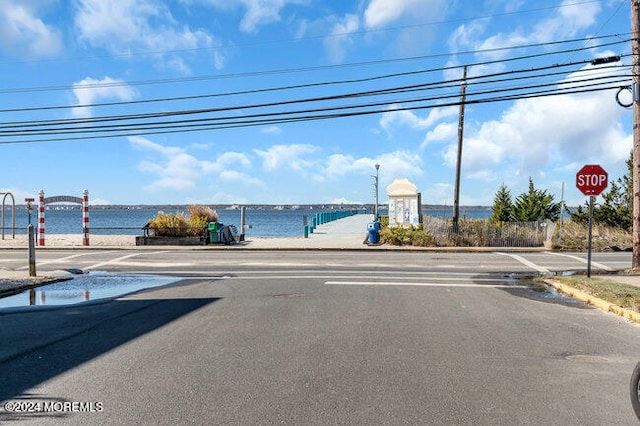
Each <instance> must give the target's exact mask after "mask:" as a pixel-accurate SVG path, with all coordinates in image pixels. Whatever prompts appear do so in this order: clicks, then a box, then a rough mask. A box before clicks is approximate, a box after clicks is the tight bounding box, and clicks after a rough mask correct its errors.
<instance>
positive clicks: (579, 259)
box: [549, 252, 615, 271]
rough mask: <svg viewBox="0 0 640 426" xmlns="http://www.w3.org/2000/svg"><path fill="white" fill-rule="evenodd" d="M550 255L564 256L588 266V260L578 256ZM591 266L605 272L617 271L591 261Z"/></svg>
mask: <svg viewBox="0 0 640 426" xmlns="http://www.w3.org/2000/svg"><path fill="white" fill-rule="evenodd" d="M549 254H553V255H555V256H564V257H568V258H569V259H574V260H577V261H578V262H582V263H584V264H585V265H586V264H587V259H583V258H581V257H578V256H573V255H571V254H565V253H553V252H552V253H549ZM591 266H595V267H596V268H600V269H603V270H605V271H615V269H613V268H610V267H608V266H607V265H603V264H602V263H598V262H594V261H593V260H592V261H591Z"/></svg>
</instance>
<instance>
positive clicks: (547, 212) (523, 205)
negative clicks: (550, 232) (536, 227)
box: [513, 178, 560, 222]
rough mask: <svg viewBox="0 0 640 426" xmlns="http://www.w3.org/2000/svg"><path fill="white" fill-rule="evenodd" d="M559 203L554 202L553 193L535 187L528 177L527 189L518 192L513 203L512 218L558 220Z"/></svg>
mask: <svg viewBox="0 0 640 426" xmlns="http://www.w3.org/2000/svg"><path fill="white" fill-rule="evenodd" d="M559 217H560V203H555V202H554V200H553V195H551V194H547V191H546V190H539V189H536V188H535V186H534V184H533V179H531V178H529V191H528V192H525V193H522V194H520V195H519V196H518V197H517V198H516V201H515V203H514V205H513V220H515V221H518V222H535V221H538V220H545V219H550V220H558V218H559Z"/></svg>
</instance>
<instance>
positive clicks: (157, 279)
mask: <svg viewBox="0 0 640 426" xmlns="http://www.w3.org/2000/svg"><path fill="white" fill-rule="evenodd" d="M71 276H72V277H73V279H71V280H68V281H61V282H57V283H53V284H48V285H44V286H41V287H37V288H34V289H30V290H25V291H23V292H22V293H19V294H16V295H13V296H9V297H4V298H0V309H2V308H12V307H24V306H57V305H71V304H74V303H81V302H86V301H90V300H98V299H104V298H107V297H117V296H121V295H124V294H127V293H132V292H134V291H138V290H143V289H147V288H153V287H160V286H163V285H167V284H171V283H172V282H175V281H178V280H179V278H176V277H165V276H159V275H137V274H108V273H106V272H89V273H87V274H78V275H76V274H73V275H71Z"/></svg>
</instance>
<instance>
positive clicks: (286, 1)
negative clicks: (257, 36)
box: [203, 0, 308, 33]
mask: <svg viewBox="0 0 640 426" xmlns="http://www.w3.org/2000/svg"><path fill="white" fill-rule="evenodd" d="M203 1H204V2H206V3H209V4H211V5H212V6H214V7H217V8H219V9H222V10H231V9H234V8H238V7H240V8H242V9H244V15H243V16H242V19H241V20H240V31H243V32H246V33H255V32H257V31H258V29H259V28H260V27H261V26H265V25H269V24H273V23H276V22H280V21H281V20H282V17H281V16H280V12H281V11H282V9H284V8H285V7H286V6H288V5H290V4H306V3H307V2H308V0H237V1H228V0H203Z"/></svg>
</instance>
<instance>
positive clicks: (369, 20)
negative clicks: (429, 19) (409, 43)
mask: <svg viewBox="0 0 640 426" xmlns="http://www.w3.org/2000/svg"><path fill="white" fill-rule="evenodd" d="M442 4H444V2H442V1H440V0H371V2H370V3H369V5H368V6H367V8H366V10H365V12H364V18H365V23H366V26H367V27H368V28H374V27H382V26H385V25H388V24H391V23H393V22H395V21H397V20H399V19H400V18H401V17H403V16H411V15H415V14H420V15H422V16H425V15H427V11H430V12H431V15H432V16H433V15H434V14H437V13H438V12H441V11H442V7H439V6H440V5H442Z"/></svg>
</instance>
